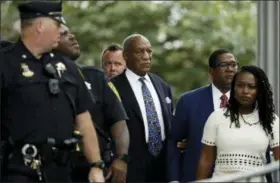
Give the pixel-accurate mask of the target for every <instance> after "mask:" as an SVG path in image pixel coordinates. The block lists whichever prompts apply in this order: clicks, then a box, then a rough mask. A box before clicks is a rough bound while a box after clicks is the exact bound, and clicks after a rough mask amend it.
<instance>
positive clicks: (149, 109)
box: [139, 78, 162, 156]
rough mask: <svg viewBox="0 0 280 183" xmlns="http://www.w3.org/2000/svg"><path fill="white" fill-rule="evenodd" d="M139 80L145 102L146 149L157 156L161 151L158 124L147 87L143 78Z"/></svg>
mask: <svg viewBox="0 0 280 183" xmlns="http://www.w3.org/2000/svg"><path fill="white" fill-rule="evenodd" d="M139 80H140V82H141V83H142V94H143V98H144V102H145V108H146V115H147V121H148V132H149V138H148V139H149V140H148V148H149V152H150V153H151V154H152V155H154V156H157V155H158V154H159V152H160V150H161V149H162V141H161V128H160V124H159V119H158V116H157V112H156V108H155V104H154V101H153V98H152V95H151V93H150V91H149V89H148V87H147V85H146V84H145V81H144V80H145V78H140V79H139Z"/></svg>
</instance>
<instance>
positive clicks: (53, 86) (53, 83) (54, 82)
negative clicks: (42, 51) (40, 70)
mask: <svg viewBox="0 0 280 183" xmlns="http://www.w3.org/2000/svg"><path fill="white" fill-rule="evenodd" d="M44 69H45V71H46V72H47V73H48V74H49V75H50V76H51V77H52V78H51V79H49V81H48V86H49V91H50V93H51V94H53V95H57V94H59V93H60V87H59V80H58V79H57V78H58V77H57V73H56V70H55V68H54V66H53V65H52V64H51V63H48V64H46V65H45V68H44Z"/></svg>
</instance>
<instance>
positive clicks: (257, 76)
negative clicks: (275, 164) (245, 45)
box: [197, 66, 280, 182]
mask: <svg viewBox="0 0 280 183" xmlns="http://www.w3.org/2000/svg"><path fill="white" fill-rule="evenodd" d="M272 93H273V92H272V88H271V85H270V83H269V81H268V78H267V76H266V74H265V72H264V71H263V70H262V69H260V68H259V67H256V66H243V67H242V68H241V70H240V71H239V72H237V73H236V75H235V77H234V79H233V82H232V85H231V94H230V99H229V101H228V105H227V107H226V108H225V109H223V110H217V111H214V112H213V113H212V114H211V115H210V116H209V118H208V120H207V122H206V125H205V127H204V133H203V137H202V143H203V148H202V152H201V157H200V161H199V165H198V169H197V179H205V178H207V177H208V176H209V173H210V170H211V168H212V167H213V165H214V163H215V170H214V173H213V177H218V176H226V175H229V174H232V173H236V172H251V171H254V170H255V169H257V168H258V167H261V166H263V165H265V164H266V156H265V153H266V150H267V147H268V146H269V147H270V148H271V150H272V152H273V154H274V158H275V160H279V156H280V155H279V118H278V116H277V115H276V114H275V108H274V104H273V94H272ZM214 161H215V162H214ZM251 181H252V182H265V177H254V178H253V179H251Z"/></svg>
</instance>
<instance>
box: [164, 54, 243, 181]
mask: <svg viewBox="0 0 280 183" xmlns="http://www.w3.org/2000/svg"><path fill="white" fill-rule="evenodd" d="M237 67H238V63H237V60H236V59H235V57H234V55H233V54H232V53H230V52H229V51H227V50H225V49H218V50H216V51H214V52H213V53H212V54H211V56H210V57H209V74H210V77H211V80H212V84H210V85H208V86H204V87H201V88H198V89H196V90H193V91H190V92H186V93H184V94H183V95H182V96H181V97H180V99H179V101H178V103H177V106H176V111H175V116H174V118H173V119H172V126H171V131H170V135H169V139H168V179H169V181H182V182H189V181H194V180H195V174H196V169H197V164H198V161H199V157H200V149H201V137H202V133H203V128H204V124H205V122H206V120H207V118H208V117H209V115H210V114H211V113H212V112H213V111H214V110H217V109H219V108H222V107H224V106H225V104H226V103H227V99H228V98H229V94H230V84H231V82H232V79H233V76H234V74H235V73H236V71H237ZM182 139H186V140H187V143H186V146H185V151H184V153H183V154H180V150H179V149H178V148H177V147H176V145H177V142H178V141H181V140H182Z"/></svg>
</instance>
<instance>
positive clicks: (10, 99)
mask: <svg viewBox="0 0 280 183" xmlns="http://www.w3.org/2000/svg"><path fill="white" fill-rule="evenodd" d="M18 9H19V12H20V18H21V33H22V34H21V37H20V39H19V40H18V41H17V42H16V43H15V44H13V45H12V46H8V47H6V48H3V49H1V51H0V58H1V60H0V95H1V97H0V99H1V101H0V104H1V105H0V109H1V110H0V112H1V114H0V115H1V138H4V139H5V140H7V141H8V142H9V144H10V147H11V148H10V151H9V154H8V156H7V157H8V159H7V164H6V167H5V170H4V172H5V173H4V175H3V180H4V181H7V182H38V181H44V182H48V181H53V182H56V181H58V182H60V181H63V182H64V181H65V182H68V180H69V179H68V178H69V173H68V166H67V164H68V162H69V158H68V157H69V155H70V154H69V152H70V151H72V150H73V147H74V146H73V144H76V143H75V140H76V139H75V138H73V135H72V133H73V130H74V128H75V129H77V130H78V131H80V132H81V134H82V136H83V139H82V142H83V145H84V152H85V156H86V158H87V160H88V161H89V163H90V164H89V165H90V171H89V174H88V180H89V181H90V182H104V177H103V171H102V168H103V167H104V162H103V161H101V158H100V153H99V147H98V141H97V137H96V133H95V129H94V127H93V125H92V121H91V117H90V114H89V112H88V111H87V109H88V105H87V104H88V102H87V101H88V99H89V98H88V97H89V96H88V91H87V89H86V87H85V85H84V81H83V79H82V78H81V76H80V75H79V73H78V70H77V67H76V65H75V64H73V63H71V62H68V61H67V60H64V59H63V58H62V57H60V56H58V55H55V54H54V53H52V52H50V51H51V50H52V49H53V48H55V47H56V46H57V45H58V42H59V39H60V24H64V23H65V21H64V19H63V17H62V15H61V3H55V2H47V1H31V2H28V3H23V4H20V5H19V6H18ZM3 132H5V135H3Z"/></svg>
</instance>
